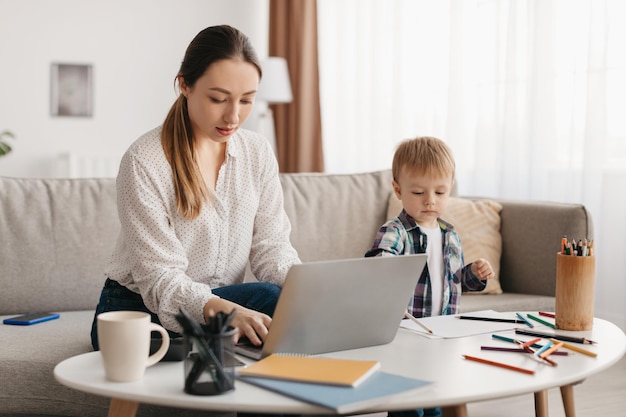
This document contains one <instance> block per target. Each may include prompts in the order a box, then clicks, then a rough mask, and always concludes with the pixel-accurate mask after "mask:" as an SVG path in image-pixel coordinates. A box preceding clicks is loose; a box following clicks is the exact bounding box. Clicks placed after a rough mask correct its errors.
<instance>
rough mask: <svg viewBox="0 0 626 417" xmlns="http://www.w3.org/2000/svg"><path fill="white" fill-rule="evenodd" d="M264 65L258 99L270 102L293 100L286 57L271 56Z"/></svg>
mask: <svg viewBox="0 0 626 417" xmlns="http://www.w3.org/2000/svg"><path fill="white" fill-rule="evenodd" d="M262 65H263V78H261V82H260V83H259V90H258V92H257V97H256V98H257V100H261V101H266V102H268V103H289V102H290V101H291V100H293V96H292V95H291V81H290V80H289V70H288V69H287V61H286V60H285V58H281V57H277V56H271V57H269V58H267V59H266V60H265V61H264V62H263V64H262Z"/></svg>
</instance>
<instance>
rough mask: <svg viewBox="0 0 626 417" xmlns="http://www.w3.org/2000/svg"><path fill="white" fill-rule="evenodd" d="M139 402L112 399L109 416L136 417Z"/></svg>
mask: <svg viewBox="0 0 626 417" xmlns="http://www.w3.org/2000/svg"><path fill="white" fill-rule="evenodd" d="M138 408H139V403H138V402H136V401H128V400H120V399H118V398H113V399H111V404H110V405H109V414H108V417H135V416H136V415H137V409H138Z"/></svg>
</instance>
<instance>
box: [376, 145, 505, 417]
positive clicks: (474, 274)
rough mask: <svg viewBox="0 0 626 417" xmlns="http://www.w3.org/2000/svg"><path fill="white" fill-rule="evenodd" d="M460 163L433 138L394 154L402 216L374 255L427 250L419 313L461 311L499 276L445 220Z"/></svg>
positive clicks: (379, 238) (412, 308)
mask: <svg viewBox="0 0 626 417" xmlns="http://www.w3.org/2000/svg"><path fill="white" fill-rule="evenodd" d="M454 171H455V163H454V158H453V156H452V152H451V150H450V148H449V147H448V146H447V145H446V144H445V143H444V142H443V141H441V140H439V139H436V138H433V137H418V138H415V139H410V140H406V141H404V142H402V143H401V144H400V145H399V146H398V148H397V150H396V153H395V155H394V157H393V164H392V174H393V181H392V186H393V191H394V192H395V194H396V196H397V197H398V199H400V201H401V202H402V207H403V210H402V212H401V213H400V214H399V215H398V217H396V218H394V219H392V220H390V221H388V222H387V223H385V224H384V225H383V226H382V227H381V228H380V229H379V231H378V233H377V235H376V240H375V241H374V244H373V246H372V248H371V249H370V250H368V251H367V253H366V254H365V256H366V257H368V256H388V255H405V254H416V253H427V254H428V262H427V267H426V268H424V270H423V271H422V274H421V275H420V277H419V280H418V282H417V285H416V287H415V292H414V294H413V298H412V300H411V301H410V302H409V306H408V311H409V312H411V314H412V315H413V316H414V317H429V316H438V315H444V314H456V313H457V312H458V307H459V301H460V297H461V291H480V290H482V289H483V288H485V286H486V283H485V280H487V279H490V278H492V277H493V274H494V273H493V269H492V267H491V264H490V263H489V262H488V261H486V260H485V259H477V260H476V261H474V262H473V263H471V264H469V265H464V259H463V250H462V248H461V240H460V238H459V235H458V234H457V233H456V232H455V231H454V227H453V226H452V225H451V224H450V223H448V222H446V221H445V220H443V219H441V215H442V214H443V213H444V212H445V209H446V207H447V205H448V201H449V199H450V192H451V191H452V186H453V185H454V175H455V173H454ZM389 416H393V417H399V416H418V417H422V416H441V410H440V409H438V408H437V409H429V410H412V411H405V412H394V413H389Z"/></svg>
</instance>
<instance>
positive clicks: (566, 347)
mask: <svg viewBox="0 0 626 417" xmlns="http://www.w3.org/2000/svg"><path fill="white" fill-rule="evenodd" d="M550 340H552V341H553V342H558V340H556V339H550ZM563 347H564V348H565V349H569V350H573V351H574V352H578V353H582V354H583V355H587V356H591V357H592V358H596V357H597V356H598V354H597V353H595V352H590V351H588V350H586V349H583V348H579V347H578V346H574V345H570V344H569V343H563Z"/></svg>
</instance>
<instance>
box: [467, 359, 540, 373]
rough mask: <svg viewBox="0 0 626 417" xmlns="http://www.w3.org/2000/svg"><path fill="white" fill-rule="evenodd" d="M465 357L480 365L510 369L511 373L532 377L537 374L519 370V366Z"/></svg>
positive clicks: (528, 370)
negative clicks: (515, 372)
mask: <svg viewBox="0 0 626 417" xmlns="http://www.w3.org/2000/svg"><path fill="white" fill-rule="evenodd" d="M463 357H464V358H465V359H468V360H470V361H474V362H480V363H484V364H487V365H492V366H497V367H499V368H504V369H510V370H511V371H517V372H522V373H525V374H530V375H534V374H535V371H533V370H531V369H525V368H519V367H517V366H513V365H508V364H506V363H502V362H495V361H490V360H488V359H483V358H477V357H476V356H470V355H463Z"/></svg>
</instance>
